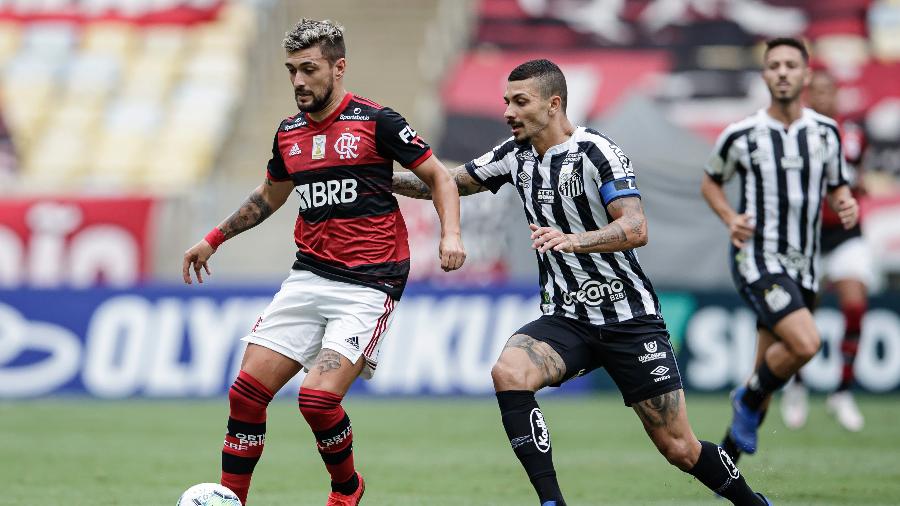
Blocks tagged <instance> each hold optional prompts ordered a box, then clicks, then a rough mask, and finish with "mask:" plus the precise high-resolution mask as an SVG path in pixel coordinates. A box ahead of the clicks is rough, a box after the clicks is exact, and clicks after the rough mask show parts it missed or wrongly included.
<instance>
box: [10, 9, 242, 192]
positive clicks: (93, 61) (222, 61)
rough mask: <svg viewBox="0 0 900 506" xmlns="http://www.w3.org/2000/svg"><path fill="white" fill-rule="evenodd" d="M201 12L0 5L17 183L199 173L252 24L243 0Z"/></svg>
mask: <svg viewBox="0 0 900 506" xmlns="http://www.w3.org/2000/svg"><path fill="white" fill-rule="evenodd" d="M208 9H209V13H208V14H209V16H208V17H209V19H192V20H190V21H191V22H184V21H186V20H185V19H183V18H180V17H178V15H183V14H184V13H183V12H180V14H179V12H173V13H169V15H165V16H164V15H163V14H165V13H158V14H159V15H158V16H157V17H155V18H151V17H149V16H148V17H146V18H142V19H137V18H128V17H127V16H125V15H124V14H122V15H121V16H120V17H119V18H116V19H110V18H109V16H106V17H103V16H100V17H95V18H90V17H81V18H74V19H73V18H66V17H65V16H62V15H59V16H49V17H50V18H51V19H50V20H47V18H48V16H47V13H39V14H40V15H34V16H33V17H32V18H29V17H27V16H21V15H20V16H19V17H18V18H14V17H13V16H10V15H9V13H8V12H7V13H5V14H7V15H8V16H7V17H5V18H2V22H0V62H2V64H3V66H2V69H3V97H4V99H3V109H4V111H5V112H6V114H7V116H8V117H9V123H10V128H11V130H12V134H13V137H14V139H15V141H16V145H17V146H18V148H19V151H20V155H21V159H22V166H21V177H20V180H19V183H18V187H19V189H20V190H24V191H59V190H64V191H70V192H71V191H77V190H105V191H122V190H135V189H148V188H149V189H160V190H164V191H166V190H168V191H171V190H173V189H177V188H178V187H179V186H182V185H184V184H189V183H193V182H197V181H200V180H202V179H203V178H205V177H206V176H207V175H208V174H209V173H210V171H211V170H212V168H213V167H214V164H215V161H216V159H215V153H216V152H217V150H218V149H219V148H220V147H221V145H222V144H223V143H224V141H225V139H226V137H227V135H228V133H229V127H230V124H231V123H232V122H233V120H234V112H235V110H236V104H237V102H238V101H239V99H240V96H241V94H242V91H243V87H244V86H245V85H246V64H247V60H248V56H247V52H246V51H247V48H248V44H249V42H250V40H251V39H252V37H253V35H254V31H255V29H256V26H257V24H256V8H255V7H254V6H252V5H251V4H249V3H246V2H239V1H231V2H224V3H212V4H210V6H209V8H208ZM116 12H117V11H116ZM31 14H34V13H31ZM57 17H61V18H62V19H55V18H57ZM10 18H13V19H10Z"/></svg>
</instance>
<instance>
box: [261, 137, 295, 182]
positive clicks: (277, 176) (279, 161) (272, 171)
mask: <svg viewBox="0 0 900 506" xmlns="http://www.w3.org/2000/svg"><path fill="white" fill-rule="evenodd" d="M280 131H281V125H280V124H279V125H278V130H276V131H275V140H273V141H272V158H270V159H269V164H268V165H267V167H266V177H267V178H268V179H269V180H270V181H276V182H281V181H289V180H290V179H291V175H290V174H288V171H287V167H285V166H284V158H283V157H282V156H281V150H279V149H278V133H279V132H280Z"/></svg>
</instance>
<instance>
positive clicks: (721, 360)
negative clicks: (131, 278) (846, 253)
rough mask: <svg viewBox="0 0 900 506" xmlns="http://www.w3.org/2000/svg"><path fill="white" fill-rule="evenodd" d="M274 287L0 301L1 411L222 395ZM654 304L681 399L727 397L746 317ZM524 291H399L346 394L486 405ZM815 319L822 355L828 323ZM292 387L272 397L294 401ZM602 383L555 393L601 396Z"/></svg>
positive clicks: (723, 299)
mask: <svg viewBox="0 0 900 506" xmlns="http://www.w3.org/2000/svg"><path fill="white" fill-rule="evenodd" d="M275 290H276V287H274V286H272V287H268V286H267V287H252V288H236V287H230V288H217V287H215V285H212V286H210V285H206V286H204V287H203V288H202V289H196V287H194V288H189V287H187V288H181V287H147V288H143V289H127V290H112V289H90V290H70V289H53V290H30V289H27V290H16V291H11V290H10V291H2V292H0V398H33V397H40V396H44V395H88V396H94V397H100V398H110V399H116V398H127V397H135V396H138V397H204V396H217V395H222V394H224V392H225V391H226V389H227V387H228V386H229V385H230V384H231V381H232V380H233V378H234V376H235V374H236V371H237V368H238V366H239V360H240V351H241V350H242V348H243V343H241V342H240V341H239V339H240V337H242V336H243V335H245V334H246V333H247V331H248V330H249V329H250V328H251V327H252V325H253V323H254V322H255V321H256V319H257V316H258V315H259V313H260V311H262V309H263V308H264V307H265V306H266V304H268V302H269V300H270V299H271V296H272V294H273V293H274V291H275ZM662 304H663V307H664V309H665V311H666V318H667V321H668V324H669V328H670V331H671V333H672V336H673V339H674V341H675V343H676V347H677V348H678V349H679V350H680V353H679V360H680V362H681V370H682V372H683V374H684V376H685V380H686V386H687V387H688V388H691V389H694V390H721V389H725V388H730V387H731V386H733V385H734V384H735V383H736V382H738V381H741V380H742V379H743V378H744V377H746V375H747V374H748V373H749V367H750V364H751V362H752V355H753V352H754V339H755V337H754V326H755V320H754V317H753V315H752V314H751V313H750V311H749V310H747V309H746V308H745V307H744V306H743V304H741V303H740V301H739V300H738V299H737V297H736V296H734V295H733V294H726V293H720V294H719V293H716V294H709V293H707V294H688V293H666V294H663V296H662ZM898 306H900V294H896V293H894V294H890V295H885V296H881V297H878V298H875V299H874V300H873V302H872V306H871V309H870V310H869V312H868V313H867V315H866V316H865V320H864V326H863V329H864V331H863V338H862V343H861V348H860V352H859V356H858V359H857V364H856V370H857V375H858V379H859V382H860V384H861V385H862V386H863V387H864V388H866V389H868V390H871V391H877V392H884V391H892V390H896V389H898V387H900V316H898V314H897V313H896V311H895V309H891V308H896V307H898ZM537 308H538V300H537V299H536V297H535V296H534V291H533V289H532V287H530V286H529V287H514V288H503V289H498V288H491V289H478V290H458V291H446V290H440V291H438V290H434V289H431V288H424V287H421V286H412V287H411V288H410V289H409V290H408V292H407V294H406V295H405V296H404V298H403V301H402V302H401V303H400V304H399V305H398V308H397V314H396V317H395V320H394V324H393V326H392V328H391V330H390V332H389V334H388V336H387V338H386V341H385V344H384V346H383V348H382V349H381V356H380V360H379V366H378V372H377V374H376V375H375V379H374V380H372V381H370V382H358V384H357V385H356V386H355V387H354V389H355V392H356V393H365V394H377V395H453V394H464V395H488V394H490V393H491V391H492V390H491V378H490V368H491V365H492V364H493V360H494V358H495V357H496V356H497V355H498V353H499V351H500V349H501V347H502V345H503V343H504V342H505V340H506V338H507V337H508V335H509V334H510V333H511V332H512V331H514V330H515V329H516V328H518V327H519V326H520V325H521V324H522V323H524V322H526V321H528V320H530V319H532V318H534V317H535V316H536V315H537ZM816 319H817V322H818V324H819V327H820V328H821V329H822V331H823V338H824V339H825V341H826V342H828V343H829V345H830V346H829V349H834V345H835V344H836V343H837V342H839V340H840V338H841V334H842V332H843V321H842V316H841V314H840V312H838V311H837V310H835V309H832V308H829V307H825V308H823V309H821V310H819V311H818V313H817V314H816ZM836 360H837V356H836V354H834V353H829V354H826V355H820V356H818V357H817V358H816V359H815V360H814V361H813V362H811V363H810V364H809V365H808V366H807V368H806V369H805V371H804V372H805V380H806V383H807V384H808V385H809V386H811V387H813V388H829V387H832V386H834V384H836V382H837V381H838V378H839V371H840V367H839V365H838V363H837V362H836ZM298 383H299V379H297V380H295V381H294V382H293V383H291V384H290V385H288V386H287V387H285V389H284V390H282V394H283V395H295V392H296V389H297V386H298ZM611 386H612V384H611V383H610V382H609V380H608V378H606V375H605V373H599V374H598V373H595V374H591V375H588V376H586V377H584V378H579V379H578V380H576V381H574V382H572V383H571V384H567V385H566V386H565V387H564V388H563V389H561V390H562V391H563V392H579V391H585V390H586V389H590V388H610V387H611Z"/></svg>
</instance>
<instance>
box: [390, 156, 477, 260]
mask: <svg viewBox="0 0 900 506" xmlns="http://www.w3.org/2000/svg"><path fill="white" fill-rule="evenodd" d="M410 170H411V171H412V173H413V174H415V177H416V178H417V179H419V180H420V182H421V183H422V184H423V185H424V186H425V187H426V189H427V191H428V193H429V196H428V197H420V198H432V199H433V200H434V208H435V210H436V211H437V213H438V218H439V219H440V221H441V243H440V247H439V251H438V254H439V255H440V258H441V268H442V269H444V270H445V271H453V270H456V269H459V268H460V267H462V265H463V262H465V261H466V251H465V249H464V248H463V244H462V235H461V230H460V226H459V193H458V192H457V189H456V185H455V184H453V179H451V178H450V174H449V173H448V172H447V168H446V167H444V164H443V163H441V161H440V160H438V158H437V157H436V156H431V157H429V158H428V159H427V160H425V161H424V162H422V163H421V164H419V165H418V166H416V167H414V168H411V169H410ZM396 177H397V175H396V174H394V178H395V179H394V181H396ZM394 184H395V185H396V182H395V183H394ZM394 191H395V192H396V188H395V189H394ZM401 195H402V194H401Z"/></svg>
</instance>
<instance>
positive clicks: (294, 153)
mask: <svg viewBox="0 0 900 506" xmlns="http://www.w3.org/2000/svg"><path fill="white" fill-rule="evenodd" d="M299 154H300V146H299V145H297V143H296V142H295V143H294V145H293V146H291V150H290V151H289V152H288V156H297V155H299Z"/></svg>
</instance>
